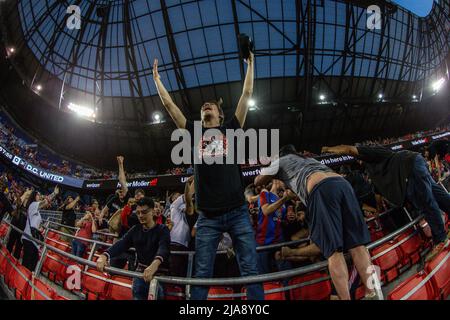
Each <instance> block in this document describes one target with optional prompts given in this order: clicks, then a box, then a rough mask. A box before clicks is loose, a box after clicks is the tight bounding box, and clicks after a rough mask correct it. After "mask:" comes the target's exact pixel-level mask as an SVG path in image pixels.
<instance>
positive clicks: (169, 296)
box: [164, 284, 185, 300]
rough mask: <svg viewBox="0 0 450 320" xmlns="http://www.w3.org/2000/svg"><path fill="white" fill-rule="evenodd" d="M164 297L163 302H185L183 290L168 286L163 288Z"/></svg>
mask: <svg viewBox="0 0 450 320" xmlns="http://www.w3.org/2000/svg"><path fill="white" fill-rule="evenodd" d="M164 295H165V298H164V299H165V300H185V294H184V290H183V288H182V287H178V286H174V285H170V284H168V285H165V286H164Z"/></svg>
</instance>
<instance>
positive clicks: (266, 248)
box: [44, 208, 396, 255]
mask: <svg viewBox="0 0 450 320" xmlns="http://www.w3.org/2000/svg"><path fill="white" fill-rule="evenodd" d="M395 209H396V208H392V209H389V210H386V211H384V212H382V213H380V214H379V216H378V217H382V216H384V215H387V214H388V213H391V212H392V211H394V210H395ZM375 219H377V217H372V218H370V219H368V220H367V221H366V222H370V221H372V220H375ZM47 221H48V220H47ZM49 223H51V224H54V225H57V226H61V227H67V228H72V229H77V228H74V227H70V226H65V225H63V224H60V223H57V222H53V221H49ZM44 228H45V227H44ZM49 230H50V231H53V232H56V233H58V234H61V235H63V236H66V237H69V238H73V239H78V240H82V241H86V242H89V243H96V244H98V245H102V246H106V247H110V246H112V244H111V243H107V242H101V241H98V240H92V239H85V238H78V237H76V236H74V235H71V234H68V233H65V232H62V231H59V230H55V229H50V228H49ZM98 234H101V235H106V236H109V234H103V233H98ZM394 237H395V235H394V236H393V237H392V238H394ZM309 241H310V238H309V237H308V238H303V239H299V240H294V241H287V242H282V243H275V244H269V245H265V246H259V247H257V248H256V251H257V252H260V251H269V250H273V249H278V248H281V247H287V246H293V245H300V244H303V243H305V242H309ZM226 253H227V251H226V250H217V251H216V254H226ZM171 254H176V255H190V254H195V251H171Z"/></svg>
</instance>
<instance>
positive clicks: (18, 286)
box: [12, 265, 31, 300]
mask: <svg viewBox="0 0 450 320" xmlns="http://www.w3.org/2000/svg"><path fill="white" fill-rule="evenodd" d="M17 268H18V269H19V271H18V272H16V273H15V278H14V279H13V280H12V287H13V289H14V290H15V296H16V299H17V300H27V298H28V297H27V296H26V295H27V292H28V288H29V286H30V284H29V281H30V280H31V271H30V270H28V269H27V268H25V267H24V266H21V265H18V266H17Z"/></svg>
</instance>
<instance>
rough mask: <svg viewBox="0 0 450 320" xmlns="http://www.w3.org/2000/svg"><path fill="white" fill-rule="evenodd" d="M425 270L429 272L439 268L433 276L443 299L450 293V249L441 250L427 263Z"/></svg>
mask: <svg viewBox="0 0 450 320" xmlns="http://www.w3.org/2000/svg"><path fill="white" fill-rule="evenodd" d="M444 260H445V261H444ZM440 263H442V265H441V266H439V264H440ZM425 270H426V272H427V273H428V274H430V273H431V272H433V270H437V271H436V273H435V274H434V275H433V277H432V278H431V283H432V284H433V286H434V289H435V291H436V293H437V294H438V295H439V297H440V298H441V299H443V300H445V299H447V297H448V296H449V295H450V251H449V250H445V251H443V252H441V253H440V254H439V255H438V256H437V257H436V258H434V259H433V260H432V261H430V262H429V263H427V264H426V266H425Z"/></svg>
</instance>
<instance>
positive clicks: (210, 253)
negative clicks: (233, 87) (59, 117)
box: [153, 54, 264, 300]
mask: <svg viewBox="0 0 450 320" xmlns="http://www.w3.org/2000/svg"><path fill="white" fill-rule="evenodd" d="M246 62H247V64H248V68H247V74H246V77H245V81H244V88H243V92H242V95H241V98H240V100H239V103H238V105H237V108H236V112H235V114H234V116H233V118H232V119H230V120H229V121H227V122H225V121H224V113H223V110H222V106H221V105H222V100H221V99H220V100H219V101H217V100H213V101H207V102H205V103H204V104H203V106H202V108H201V126H197V125H196V126H195V127H196V128H198V127H200V133H201V135H202V139H201V141H198V142H197V141H192V140H193V137H194V122H192V121H187V120H186V117H185V116H184V115H183V113H182V112H181V110H180V109H179V108H178V106H177V105H176V104H175V103H174V102H173V100H172V99H171V97H170V95H169V93H168V92H167V90H166V89H165V87H164V85H163V83H162V81H161V79H160V76H159V73H158V60H155V63H154V66H153V79H154V81H155V84H156V87H157V89H158V93H159V96H160V98H161V101H162V104H163V105H164V107H165V108H166V110H167V112H168V113H169V114H170V116H171V117H172V119H173V121H174V122H175V124H176V126H177V127H178V128H180V129H187V130H188V132H189V133H190V137H191V142H192V144H191V147H193V148H192V149H193V151H192V156H193V158H194V159H196V160H198V159H200V161H198V162H200V163H198V162H197V161H194V162H195V165H194V177H195V178H194V181H195V200H196V206H197V209H198V210H197V211H198V212H199V218H198V224H197V227H198V229H197V235H196V243H195V247H196V255H195V277H196V278H210V277H212V275H213V269H214V259H215V256H216V250H217V246H218V244H219V241H220V238H221V236H222V234H223V233H224V232H228V233H229V234H230V235H231V237H232V239H233V244H234V248H235V250H236V254H237V258H238V263H239V266H240V270H241V276H254V275H257V274H258V269H257V262H256V261H257V259H256V257H257V256H256V241H255V236H254V231H253V228H252V224H251V221H250V216H249V212H248V208H247V205H246V203H245V198H244V187H243V183H242V182H243V181H242V174H241V170H240V166H239V165H238V164H237V163H236V161H234V164H228V163H227V164H223V163H225V161H224V159H225V158H226V157H227V155H228V153H229V152H233V151H234V150H229V149H231V148H229V145H230V144H229V141H227V138H226V136H225V134H226V130H227V129H233V130H236V129H241V128H242V127H243V126H244V123H245V118H246V116H247V112H248V102H249V100H250V99H251V97H252V94H253V77H254V56H253V54H250V57H249V59H248V60H247V61H246ZM197 124H198V123H197ZM209 129H215V130H214V135H213V134H210V133H211V132H212V130H209ZM234 154H236V152H234ZM207 158H208V159H209V160H211V159H213V160H216V161H213V162H214V163H213V164H206V163H204V162H205V161H207V160H206V159H207ZM203 160H204V161H203ZM207 162H208V163H210V162H209V161H207ZM220 163H222V164H220ZM247 293H248V298H249V299H251V300H262V299H264V292H263V289H262V285H261V284H254V285H248V286H247ZM207 296H208V287H204V286H203V287H202V286H193V287H192V290H191V299H194V300H205V299H206V298H207Z"/></svg>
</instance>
